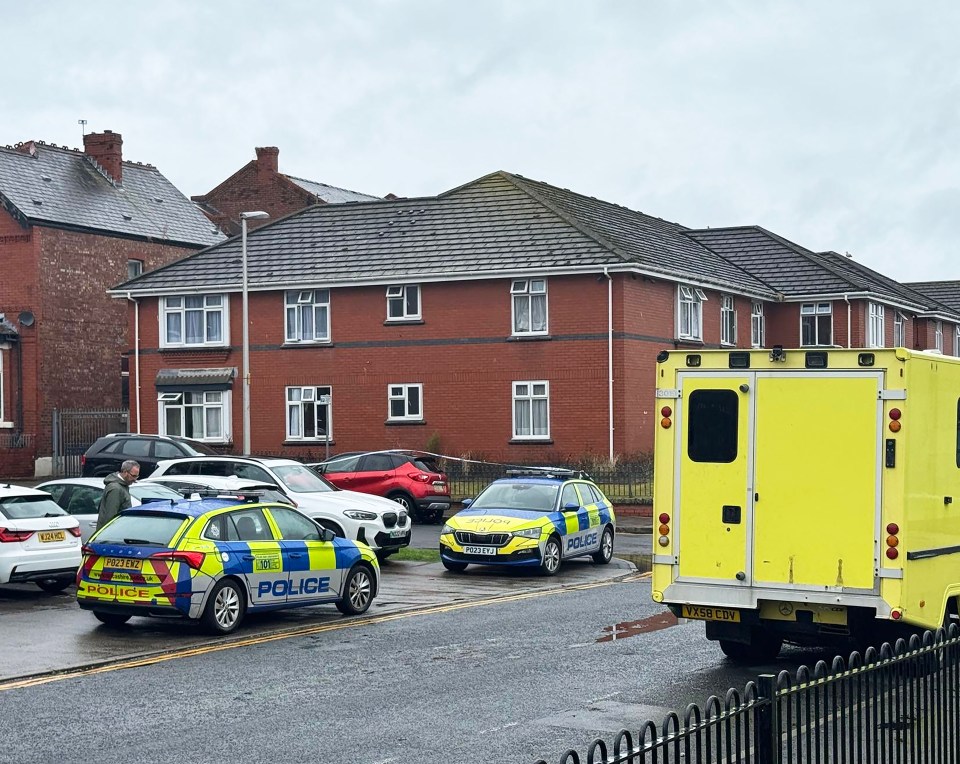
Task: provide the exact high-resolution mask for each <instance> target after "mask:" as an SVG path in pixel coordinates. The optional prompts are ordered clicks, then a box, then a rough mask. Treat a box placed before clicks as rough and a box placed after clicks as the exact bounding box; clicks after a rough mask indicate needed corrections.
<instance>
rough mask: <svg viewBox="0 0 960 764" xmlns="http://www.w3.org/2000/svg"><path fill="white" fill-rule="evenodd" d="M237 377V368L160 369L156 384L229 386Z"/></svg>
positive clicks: (160, 385)
mask: <svg viewBox="0 0 960 764" xmlns="http://www.w3.org/2000/svg"><path fill="white" fill-rule="evenodd" d="M236 376H237V370H236V368H235V367H232V366H231V367H229V368H225V369H223V368H213V369H160V370H159V371H158V372H157V378H156V380H155V382H154V384H155V385H156V387H157V389H159V388H161V387H177V388H182V387H190V386H192V385H228V384H229V383H230V382H231V381H232V380H233V379H234V378H235V377H236Z"/></svg>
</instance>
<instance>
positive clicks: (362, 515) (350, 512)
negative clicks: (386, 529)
mask: <svg viewBox="0 0 960 764" xmlns="http://www.w3.org/2000/svg"><path fill="white" fill-rule="evenodd" d="M343 514H345V515H346V516H347V517H349V518H350V519H351V520H376V519H377V513H376V512H367V511H366V510H363V509H346V510H344V512H343Z"/></svg>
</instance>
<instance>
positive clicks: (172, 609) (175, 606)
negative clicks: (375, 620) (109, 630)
mask: <svg viewBox="0 0 960 764" xmlns="http://www.w3.org/2000/svg"><path fill="white" fill-rule="evenodd" d="M379 586H380V568H379V565H378V563H377V557H376V555H375V554H374V552H373V550H371V549H370V548H369V547H368V546H367V545H366V544H363V543H361V542H358V541H351V540H350V539H344V538H339V537H335V536H334V535H333V533H332V532H331V531H328V530H325V529H324V528H322V527H320V526H319V525H317V524H316V523H315V522H314V521H313V520H311V519H310V518H309V517H307V516H306V515H304V514H302V513H300V512H299V511H297V510H296V509H293V508H292V507H289V506H285V505H282V504H270V503H258V502H252V503H251V502H244V503H238V502H237V499H236V498H231V499H223V498H218V499H200V500H193V501H187V500H184V501H179V502H171V503H169V504H168V503H161V502H150V503H147V504H143V505H141V506H139V507H135V508H132V509H128V510H125V511H124V512H122V513H121V514H120V515H118V516H117V517H116V518H114V519H113V520H111V521H110V522H109V523H107V525H105V526H104V527H103V528H101V529H100V530H98V531H97V533H96V534H95V535H94V536H93V537H92V538H91V539H90V541H89V543H87V544H86V545H85V546H84V547H83V562H82V565H81V567H80V570H79V571H78V573H77V602H78V603H79V605H80V607H81V608H83V609H85V610H91V611H93V614H94V615H95V616H96V617H97V618H98V619H99V620H100V621H102V622H103V623H106V624H108V625H118V624H122V623H125V622H126V621H127V620H128V619H129V618H130V617H131V616H134V615H140V616H180V617H183V618H188V619H194V620H199V621H201V623H202V624H203V625H204V626H205V627H207V628H208V629H209V630H210V631H213V632H215V633H218V634H227V633H229V632H231V631H233V630H234V629H236V628H237V626H239V625H240V622H241V621H242V620H243V617H244V616H245V615H246V613H247V612H249V611H261V610H270V609H278V608H288V607H299V606H304V605H318V604H322V603H325V602H329V603H335V604H336V606H337V607H338V608H339V609H340V611H341V612H342V613H344V614H345V615H356V614H360V613H363V612H365V611H366V610H367V608H369V607H370V602H371V601H372V600H373V598H374V597H375V596H376V594H377V591H378V590H379Z"/></svg>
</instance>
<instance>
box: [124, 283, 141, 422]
mask: <svg viewBox="0 0 960 764" xmlns="http://www.w3.org/2000/svg"><path fill="white" fill-rule="evenodd" d="M127 299H128V300H130V302H132V303H133V368H134V371H135V372H136V375H137V386H136V388H135V391H136V393H135V400H136V407H135V410H136V412H137V434H138V435H139V434H140V303H139V302H137V301H136V300H135V299H133V298H132V297H131V296H130V293H129V292H127Z"/></svg>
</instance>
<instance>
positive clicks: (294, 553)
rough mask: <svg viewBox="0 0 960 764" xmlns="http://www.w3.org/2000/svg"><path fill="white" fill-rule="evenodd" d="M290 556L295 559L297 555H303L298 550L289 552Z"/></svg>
mask: <svg viewBox="0 0 960 764" xmlns="http://www.w3.org/2000/svg"><path fill="white" fill-rule="evenodd" d="M290 557H292V558H294V559H296V558H298V557H303V555H302V554H301V553H300V552H290Z"/></svg>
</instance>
